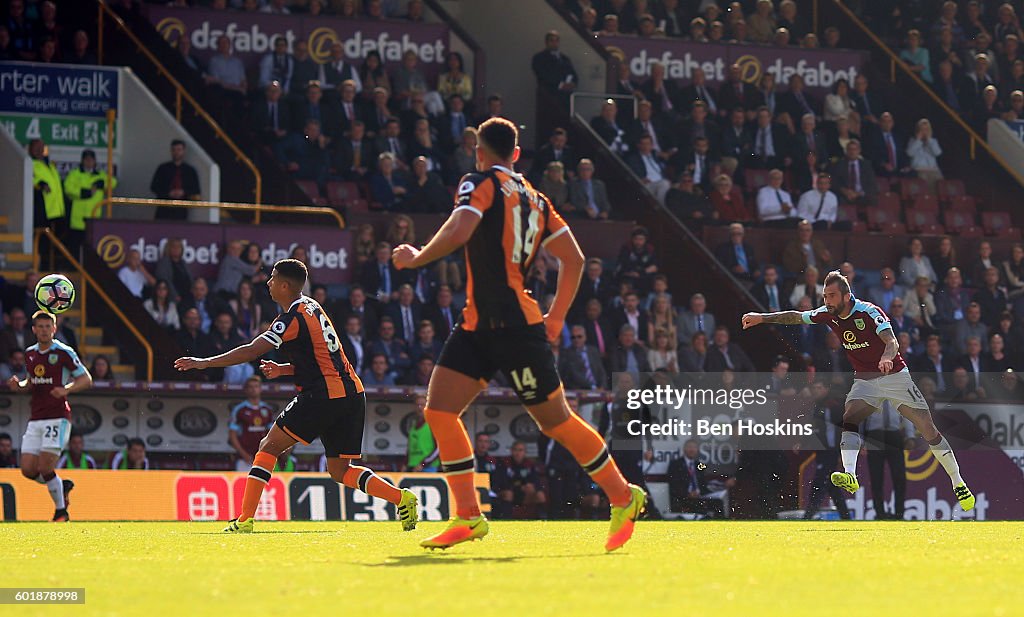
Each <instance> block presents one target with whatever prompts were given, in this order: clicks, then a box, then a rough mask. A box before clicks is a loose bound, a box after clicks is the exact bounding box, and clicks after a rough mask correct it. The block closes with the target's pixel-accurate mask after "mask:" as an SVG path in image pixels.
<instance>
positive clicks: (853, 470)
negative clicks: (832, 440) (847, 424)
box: [839, 431, 862, 476]
mask: <svg viewBox="0 0 1024 617" xmlns="http://www.w3.org/2000/svg"><path fill="white" fill-rule="evenodd" d="M861 441H862V440H861V437H860V433H857V432H854V431H843V437H842V439H840V440H839V453H840V455H842V457H843V471H845V472H846V473H848V474H851V475H853V476H856V475H857V456H858V455H860V445H861Z"/></svg>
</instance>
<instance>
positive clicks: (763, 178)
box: [743, 169, 769, 193]
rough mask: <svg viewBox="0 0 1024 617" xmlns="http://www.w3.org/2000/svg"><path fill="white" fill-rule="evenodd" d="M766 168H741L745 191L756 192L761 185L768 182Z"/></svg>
mask: <svg viewBox="0 0 1024 617" xmlns="http://www.w3.org/2000/svg"><path fill="white" fill-rule="evenodd" d="M768 171H769V170H767V169H745V170H743V186H744V188H745V189H746V191H747V193H756V192H757V191H758V189H760V188H761V187H762V186H765V185H767V184H768Z"/></svg>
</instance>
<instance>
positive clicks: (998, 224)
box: [981, 212, 1013, 236]
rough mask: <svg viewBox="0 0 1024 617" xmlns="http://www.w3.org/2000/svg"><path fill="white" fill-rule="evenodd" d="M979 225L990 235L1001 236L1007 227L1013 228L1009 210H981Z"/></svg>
mask: <svg viewBox="0 0 1024 617" xmlns="http://www.w3.org/2000/svg"><path fill="white" fill-rule="evenodd" d="M981 227H982V228H983V229H984V230H985V233H986V234H987V235H990V236H1002V234H1003V232H1004V231H1005V230H1007V229H1013V218H1012V217H1011V216H1010V213H1009V212H982V213H981Z"/></svg>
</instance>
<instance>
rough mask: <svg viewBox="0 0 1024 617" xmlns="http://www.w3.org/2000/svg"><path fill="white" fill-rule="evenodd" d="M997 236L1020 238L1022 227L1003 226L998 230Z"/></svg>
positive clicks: (1008, 238)
mask: <svg viewBox="0 0 1024 617" xmlns="http://www.w3.org/2000/svg"><path fill="white" fill-rule="evenodd" d="M996 237H997V238H1001V239H1003V240H1020V238H1021V234H1020V229H1018V228H1016V227H1003V228H1000V229H999V231H997V232H996Z"/></svg>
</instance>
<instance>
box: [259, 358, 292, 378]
mask: <svg viewBox="0 0 1024 617" xmlns="http://www.w3.org/2000/svg"><path fill="white" fill-rule="evenodd" d="M260 372H261V373H263V376H264V377H266V378H267V379H277V378H278V377H283V376H284V375H294V374H295V367H294V366H292V365H291V364H278V363H277V362H274V361H273V360H260Z"/></svg>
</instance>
